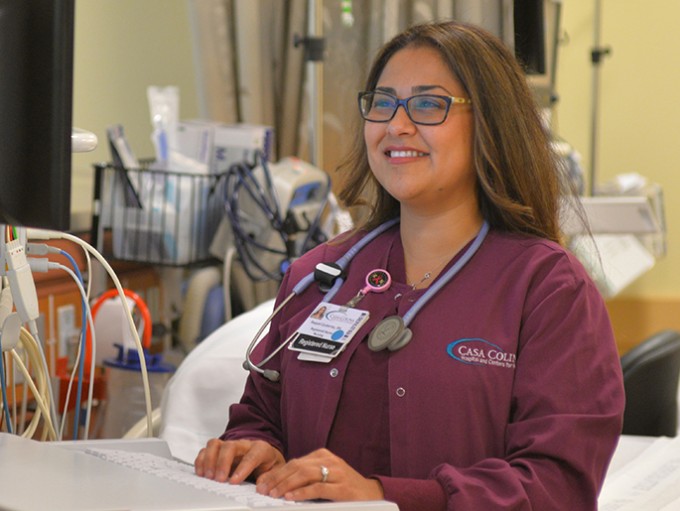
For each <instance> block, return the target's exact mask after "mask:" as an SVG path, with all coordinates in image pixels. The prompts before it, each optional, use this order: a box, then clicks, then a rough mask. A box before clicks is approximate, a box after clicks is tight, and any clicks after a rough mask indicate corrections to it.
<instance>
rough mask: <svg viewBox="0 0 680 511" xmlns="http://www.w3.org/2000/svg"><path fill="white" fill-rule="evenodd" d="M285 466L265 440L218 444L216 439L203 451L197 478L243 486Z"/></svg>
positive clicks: (197, 466)
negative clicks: (242, 484) (250, 477)
mask: <svg viewBox="0 0 680 511" xmlns="http://www.w3.org/2000/svg"><path fill="white" fill-rule="evenodd" d="M284 464H285V460H284V459H283V455H282V454H281V452H280V451H279V450H278V449H276V448H274V447H272V446H271V445H270V444H268V443H267V442H264V441H263V440H227V441H225V440H218V439H216V438H213V439H212V440H210V441H209V442H208V444H207V445H206V446H205V447H204V448H203V449H201V450H200V451H199V453H198V456H197V457H196V461H194V469H195V470H196V474H197V475H199V476H201V477H205V478H206V479H213V480H215V481H219V482H225V481H227V480H228V481H229V482H230V483H232V484H240V483H242V482H243V481H245V480H246V478H247V477H249V476H250V475H251V474H252V475H253V476H255V477H257V476H259V475H261V474H264V473H266V472H267V471H268V470H271V469H272V468H274V467H277V466H282V465H284Z"/></svg>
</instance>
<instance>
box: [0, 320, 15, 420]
mask: <svg viewBox="0 0 680 511" xmlns="http://www.w3.org/2000/svg"><path fill="white" fill-rule="evenodd" d="M0 355H1V356H2V359H0V388H1V389H2V410H3V412H4V416H5V423H6V424H7V431H8V432H9V433H12V419H11V418H10V416H9V400H8V399H7V380H6V379H5V368H4V365H5V355H4V352H3V351H2V333H0Z"/></svg>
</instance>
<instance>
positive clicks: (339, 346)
mask: <svg viewBox="0 0 680 511" xmlns="http://www.w3.org/2000/svg"><path fill="white" fill-rule="evenodd" d="M368 316H369V314H368V311H364V310H360V309H354V308H352V307H346V306H343V305H336V304H333V303H328V302H321V303H320V304H319V305H318V306H317V307H316V309H314V312H312V314H310V316H309V317H308V318H307V319H306V320H305V322H304V323H302V325H301V326H300V328H299V329H298V331H297V332H296V333H295V336H294V337H293V341H292V342H291V343H290V344H289V345H288V349H291V350H293V351H298V352H300V355H299V356H298V358H299V359H301V360H311V361H314V362H329V361H331V360H333V359H334V358H335V357H337V356H338V355H339V354H340V353H341V352H342V350H344V349H345V347H346V346H347V344H348V343H349V341H351V340H352V338H353V337H354V336H355V335H356V333H357V332H358V331H359V328H361V326H362V325H363V324H364V323H365V322H366V321H367V320H368Z"/></svg>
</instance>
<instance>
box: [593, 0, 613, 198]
mask: <svg viewBox="0 0 680 511" xmlns="http://www.w3.org/2000/svg"><path fill="white" fill-rule="evenodd" d="M601 18H602V2H601V0H595V16H594V19H593V25H594V46H593V49H592V50H591V52H590V61H591V62H592V64H593V76H592V100H591V101H592V103H591V116H590V122H591V127H590V186H589V192H590V195H595V186H596V183H597V121H598V118H597V113H598V104H599V94H600V63H601V62H602V58H603V57H605V56H607V55H609V54H610V53H611V48H610V47H608V46H605V47H602V46H600V28H601V27H600V25H601Z"/></svg>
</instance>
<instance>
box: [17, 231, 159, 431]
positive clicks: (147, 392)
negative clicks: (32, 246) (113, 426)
mask: <svg viewBox="0 0 680 511" xmlns="http://www.w3.org/2000/svg"><path fill="white" fill-rule="evenodd" d="M27 234H28V238H29V239H43V240H44V239H66V240H69V241H72V242H74V243H76V244H78V245H80V246H81V247H82V248H83V249H84V250H86V251H88V252H89V253H90V254H92V255H93V256H94V257H95V259H97V261H98V262H99V263H100V264H101V265H102V266H103V267H104V269H105V270H106V272H107V273H108V275H109V277H110V278H111V280H112V281H113V284H114V286H115V287H116V289H117V290H118V294H119V296H120V297H121V301H122V303H123V311H124V313H125V316H126V318H127V320H128V325H129V326H130V331H131V333H132V337H133V339H134V342H135V345H136V348H137V353H138V354H139V363H140V369H141V373H142V384H143V388H144V398H145V401H146V419H147V434H148V436H149V437H151V436H153V414H152V412H153V410H152V408H151V389H150V385H149V375H148V373H147V368H146V359H145V357H144V349H143V347H142V343H141V341H140V339H139V333H138V332H137V329H136V327H135V323H134V319H133V318H132V313H131V312H130V307H129V304H128V302H127V300H126V299H125V293H124V291H123V287H122V285H121V283H120V280H119V279H118V276H117V275H116V273H115V271H113V268H111V265H110V264H109V263H108V262H107V261H106V259H104V257H103V256H102V255H101V254H100V253H99V252H98V251H97V250H96V249H95V248H94V247H93V246H92V245H90V244H89V243H87V242H86V241H84V240H82V239H80V238H78V237H77V236H73V235H71V234H68V233H64V232H59V231H47V230H43V229H33V228H29V229H28V230H27Z"/></svg>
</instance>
